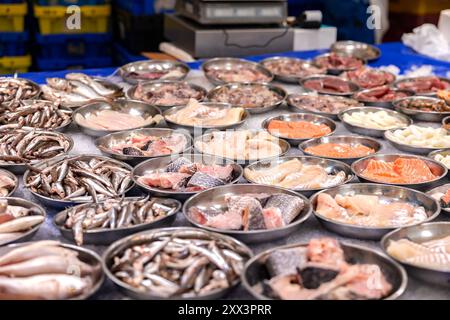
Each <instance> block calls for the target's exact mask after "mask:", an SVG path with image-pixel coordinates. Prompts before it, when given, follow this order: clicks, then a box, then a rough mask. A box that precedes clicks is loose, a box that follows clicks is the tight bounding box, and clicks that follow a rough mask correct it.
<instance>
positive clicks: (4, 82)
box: [0, 78, 39, 107]
mask: <svg viewBox="0 0 450 320" xmlns="http://www.w3.org/2000/svg"><path fill="white" fill-rule="evenodd" d="M38 93H39V87H38V86H37V85H34V84H33V83H32V82H30V81H28V80H26V79H16V78H0V105H3V106H7V107H12V106H14V105H15V104H16V103H18V102H19V101H22V100H28V99H33V98H35V97H36V96H37V94H38Z"/></svg>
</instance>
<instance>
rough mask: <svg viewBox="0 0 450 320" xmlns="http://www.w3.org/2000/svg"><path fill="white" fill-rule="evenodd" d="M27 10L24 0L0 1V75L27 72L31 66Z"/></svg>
mask: <svg viewBox="0 0 450 320" xmlns="http://www.w3.org/2000/svg"><path fill="white" fill-rule="evenodd" d="M27 10H28V6H27V3H26V1H25V0H0V74H13V73H16V72H27V71H28V68H29V67H30V66H31V56H30V55H29V52H28V39H29V34H28V32H27V31H25V16H26V14H27Z"/></svg>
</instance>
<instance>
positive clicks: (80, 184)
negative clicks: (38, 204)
mask: <svg viewBox="0 0 450 320" xmlns="http://www.w3.org/2000/svg"><path fill="white" fill-rule="evenodd" d="M25 184H26V187H27V188H29V189H30V190H31V191H33V192H35V193H37V194H39V195H41V196H44V197H49V198H51V199H56V200H64V201H74V202H92V201H93V202H98V201H102V200H105V199H108V198H114V197H118V196H121V195H123V194H124V193H125V192H126V191H127V190H128V189H129V188H130V186H131V185H132V184H133V183H132V181H131V174H130V169H129V167H128V166H125V164H122V163H121V162H118V161H114V160H111V159H109V158H106V157H95V156H70V157H64V158H61V159H58V160H57V161H56V162H54V163H53V164H49V165H46V166H40V167H39V168H35V167H30V172H29V175H28V176H27V178H26V181H25Z"/></svg>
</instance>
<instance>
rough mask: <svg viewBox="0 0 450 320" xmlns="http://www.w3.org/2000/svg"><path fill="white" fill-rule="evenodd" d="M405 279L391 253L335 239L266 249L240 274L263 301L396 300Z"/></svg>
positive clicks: (401, 268) (250, 290) (254, 294)
mask: <svg viewBox="0 0 450 320" xmlns="http://www.w3.org/2000/svg"><path fill="white" fill-rule="evenodd" d="M299 279H301V280H302V281H301V282H299ZM407 282H408V277H407V275H406V271H405V270H404V269H403V267H402V266H401V265H400V264H398V263H397V262H395V261H394V260H392V259H391V258H389V257H388V256H386V255H384V254H382V253H380V252H379V251H377V250H374V249H371V248H368V247H363V246H359V245H355V244H347V243H345V242H338V241H337V240H335V239H333V238H314V239H311V240H310V241H309V242H308V243H297V244H290V245H285V246H281V247H276V248H272V249H269V250H266V251H264V252H262V253H260V254H258V255H257V256H255V257H253V258H252V259H250V260H249V261H248V262H247V264H246V266H245V270H244V272H243V274H242V284H243V286H244V288H245V289H246V290H247V291H248V292H249V293H250V294H251V295H252V296H253V297H254V298H256V299H259V300H272V299H274V300H381V299H383V300H394V299H397V298H398V297H400V296H401V295H402V294H403V293H404V292H405V290H406V287H407ZM348 283H351V284H352V285H351V287H348V286H347V284H348ZM374 283H376V284H377V287H376V289H374V288H373V286H371V284H374Z"/></svg>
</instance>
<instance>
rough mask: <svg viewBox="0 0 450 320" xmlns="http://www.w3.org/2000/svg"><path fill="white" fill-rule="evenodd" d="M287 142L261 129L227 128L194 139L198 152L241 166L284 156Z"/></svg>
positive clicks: (286, 151)
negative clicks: (226, 129)
mask: <svg viewBox="0 0 450 320" xmlns="http://www.w3.org/2000/svg"><path fill="white" fill-rule="evenodd" d="M289 149H290V144H289V142H287V141H285V140H283V139H279V138H277V137H274V136H272V135H271V134H269V133H267V132H266V131H263V130H228V131H214V132H210V133H206V134H204V135H202V136H200V137H197V138H195V139H194V150H196V151H198V152H199V153H202V154H206V155H211V156H215V157H219V158H223V159H226V160H229V161H234V162H236V163H238V164H240V165H242V166H246V165H249V164H250V163H252V162H254V161H258V160H268V159H273V158H276V157H281V156H284V155H285V154H286V153H288V151H289Z"/></svg>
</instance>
